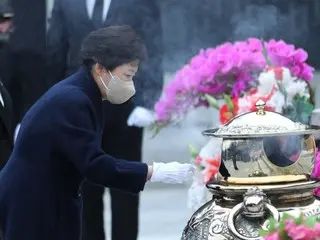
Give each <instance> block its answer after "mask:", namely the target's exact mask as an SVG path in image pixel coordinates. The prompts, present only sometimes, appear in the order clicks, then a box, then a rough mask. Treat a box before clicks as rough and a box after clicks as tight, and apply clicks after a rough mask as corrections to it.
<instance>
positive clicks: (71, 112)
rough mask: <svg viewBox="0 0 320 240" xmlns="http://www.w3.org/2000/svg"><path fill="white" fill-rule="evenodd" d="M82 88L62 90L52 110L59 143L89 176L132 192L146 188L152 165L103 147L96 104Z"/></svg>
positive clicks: (63, 150)
mask: <svg viewBox="0 0 320 240" xmlns="http://www.w3.org/2000/svg"><path fill="white" fill-rule="evenodd" d="M79 92H80V91H79V90H76V91H71V92H70V93H69V94H64V95H63V96H62V94H60V96H59V99H58V101H57V102H58V104H57V105H56V106H55V107H53V110H52V111H51V113H52V114H53V117H54V119H55V120H54V129H55V131H54V132H56V133H55V137H54V139H55V143H54V144H55V146H57V147H58V151H59V152H60V153H61V154H63V155H64V156H66V158H67V159H69V160H70V161H71V162H72V163H73V164H74V165H75V167H76V168H77V169H78V171H79V172H81V173H82V174H83V175H84V176H85V177H87V178H88V179H89V180H91V181H93V182H95V183H97V184H101V185H104V186H106V187H109V188H116V189H119V190H124V191H128V192H132V193H138V192H140V191H142V190H143V188H144V185H145V182H146V179H147V173H148V166H147V164H145V163H141V162H131V161H126V160H121V159H116V158H114V157H112V156H110V155H108V154H106V153H104V152H103V150H102V149H101V140H100V139H99V137H98V134H97V133H96V125H97V124H96V123H95V118H94V117H93V116H94V115H93V114H94V113H93V108H92V106H91V105H90V102H89V101H88V99H86V98H85V97H84V96H83V93H81V92H80V93H79Z"/></svg>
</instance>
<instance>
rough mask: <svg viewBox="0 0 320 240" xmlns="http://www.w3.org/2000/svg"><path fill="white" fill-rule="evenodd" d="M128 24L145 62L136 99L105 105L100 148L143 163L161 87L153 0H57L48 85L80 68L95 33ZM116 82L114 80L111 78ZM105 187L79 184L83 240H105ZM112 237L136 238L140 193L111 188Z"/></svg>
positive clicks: (157, 21) (158, 22) (51, 26)
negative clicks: (138, 40) (145, 55)
mask: <svg viewBox="0 0 320 240" xmlns="http://www.w3.org/2000/svg"><path fill="white" fill-rule="evenodd" d="M109 25H130V26H131V27H133V28H134V29H135V30H136V31H137V32H138V33H139V35H141V37H142V39H143V41H144V43H145V45H146V48H147V51H148V60H147V61H146V62H143V63H141V65H140V67H139V71H138V72H137V74H136V75H135V79H136V81H135V88H136V95H135V97H133V98H132V99H130V100H128V101H126V102H125V103H123V104H120V105H113V104H110V103H109V102H105V103H104V108H105V111H107V112H108V113H109V114H108V115H107V116H106V118H105V126H104V134H103V138H102V146H103V149H104V151H106V152H108V153H110V154H112V155H113V156H115V157H119V158H124V159H132V161H139V162H140V161H141V159H142V139H143V127H146V126H148V125H149V124H150V123H151V122H152V121H153V115H152V114H151V113H150V112H149V110H148V109H152V108H153V105H154V103H155V101H156V100H157V99H158V98H159V96H160V94H161V91H162V86H163V68H162V54H163V49H162V28H161V19H160V9H159V7H158V5H157V1H154V0H81V1H79V0H55V1H54V5H53V10H52V13H51V19H50V21H49V29H48V33H47V51H48V52H47V54H48V55H47V57H48V58H47V63H48V68H47V73H48V83H49V85H52V84H54V83H56V82H57V81H59V80H61V79H63V77H65V76H68V75H70V74H72V73H74V72H75V71H77V69H78V67H79V58H78V56H79V50H80V43H81V41H82V40H83V39H84V38H85V36H86V35H87V34H88V33H89V32H91V31H92V30H94V29H99V28H101V27H104V26H109ZM114 77H115V78H117V76H114ZM104 191H105V190H104V187H101V186H98V185H95V184H93V183H91V182H89V181H87V182H85V183H84V185H83V198H84V206H83V207H84V212H83V213H84V215H83V217H84V219H83V221H84V224H83V240H93V239H94V240H103V239H105V232H104V222H103V219H104V218H103V195H104ZM110 195H111V209H112V239H113V240H124V239H126V240H136V239H137V236H138V223H139V221H138V216H139V195H133V194H128V193H125V192H122V191H118V190H114V189H110Z"/></svg>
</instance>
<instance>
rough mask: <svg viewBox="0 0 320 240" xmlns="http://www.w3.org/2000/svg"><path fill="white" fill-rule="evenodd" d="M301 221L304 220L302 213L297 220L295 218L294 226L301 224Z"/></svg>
mask: <svg viewBox="0 0 320 240" xmlns="http://www.w3.org/2000/svg"><path fill="white" fill-rule="evenodd" d="M303 219H304V215H303V213H301V214H300V216H299V217H298V218H295V219H294V220H293V221H294V223H295V224H297V225H301V224H303Z"/></svg>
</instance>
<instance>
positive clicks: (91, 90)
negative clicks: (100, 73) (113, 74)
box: [78, 66, 102, 104]
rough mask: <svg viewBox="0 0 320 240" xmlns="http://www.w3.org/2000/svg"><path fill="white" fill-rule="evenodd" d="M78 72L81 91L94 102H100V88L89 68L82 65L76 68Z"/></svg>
mask: <svg viewBox="0 0 320 240" xmlns="http://www.w3.org/2000/svg"><path fill="white" fill-rule="evenodd" d="M78 74H79V75H80V79H81V85H82V89H83V91H84V92H85V93H86V94H87V95H88V97H89V98H90V99H91V100H92V101H93V102H94V103H95V104H102V95H101V92H100V89H99V87H98V85H97V83H96V81H95V80H94V79H93V77H92V75H91V72H90V70H89V69H88V68H86V67H84V66H82V67H80V69H79V70H78Z"/></svg>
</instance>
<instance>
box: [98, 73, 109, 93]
mask: <svg viewBox="0 0 320 240" xmlns="http://www.w3.org/2000/svg"><path fill="white" fill-rule="evenodd" d="M99 78H100V81H101V83H102V84H103V86H104V87H105V88H106V89H108V90H109V91H110V89H109V88H108V86H107V85H106V84H105V82H104V81H103V79H102V77H101V76H99Z"/></svg>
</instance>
